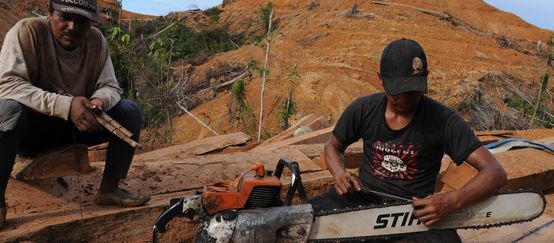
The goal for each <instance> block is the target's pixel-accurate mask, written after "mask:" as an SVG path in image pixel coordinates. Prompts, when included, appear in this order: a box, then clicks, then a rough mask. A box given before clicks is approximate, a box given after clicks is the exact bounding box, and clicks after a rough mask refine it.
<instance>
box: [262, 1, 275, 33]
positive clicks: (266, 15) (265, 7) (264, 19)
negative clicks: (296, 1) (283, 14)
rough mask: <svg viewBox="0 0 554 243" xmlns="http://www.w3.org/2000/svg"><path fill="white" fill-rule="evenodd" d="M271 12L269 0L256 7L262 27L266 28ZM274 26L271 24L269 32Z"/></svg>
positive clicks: (271, 6) (271, 7) (271, 5)
mask: <svg viewBox="0 0 554 243" xmlns="http://www.w3.org/2000/svg"><path fill="white" fill-rule="evenodd" d="M272 12H273V3H272V2H271V1H269V2H267V4H266V5H261V6H259V7H258V20H259V21H260V23H261V24H262V29H264V30H267V29H268V26H269V22H270V21H271V20H270V16H271V14H272ZM275 28H276V26H275V25H273V26H272V27H271V29H270V30H269V32H272V31H273V30H275Z"/></svg>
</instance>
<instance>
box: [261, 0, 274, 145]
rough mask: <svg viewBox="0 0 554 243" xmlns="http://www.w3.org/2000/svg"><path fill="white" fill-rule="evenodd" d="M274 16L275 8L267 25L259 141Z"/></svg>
mask: <svg viewBox="0 0 554 243" xmlns="http://www.w3.org/2000/svg"><path fill="white" fill-rule="evenodd" d="M272 18H273V10H271V13H270V14H269V24H268V27H267V36H266V42H267V47H266V50H265V62H264V70H263V74H262V90H261V95H260V122H259V123H258V142H260V141H261V140H262V124H263V115H264V92H265V81H266V79H267V66H268V65H267V62H268V59H269V46H270V44H271V42H270V40H269V38H270V36H271V22H272Z"/></svg>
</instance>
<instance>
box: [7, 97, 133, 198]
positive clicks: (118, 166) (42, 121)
mask: <svg viewBox="0 0 554 243" xmlns="http://www.w3.org/2000/svg"><path fill="white" fill-rule="evenodd" d="M106 113H107V114H108V115H109V116H110V117H112V118H113V119H114V120H116V121H117V122H119V123H120V124H121V125H122V126H123V127H125V128H127V129H128V130H129V131H130V132H131V133H133V134H134V135H133V136H132V137H131V138H132V139H133V140H135V141H138V139H139V136H140V131H141V129H142V111H141V109H140V107H139V106H138V105H137V104H136V103H135V102H134V101H132V100H121V101H120V102H119V103H117V105H116V106H115V107H113V108H112V109H110V110H109V111H107V112H106ZM104 142H109V145H108V149H107V156H106V166H105V168H104V177H109V178H113V179H125V178H126V177H127V172H128V170H129V167H130V165H131V161H132V159H133V155H134V153H135V149H134V148H133V147H131V146H130V145H128V144H127V143H125V142H124V141H123V140H121V139H119V138H118V137H116V136H115V135H113V134H111V133H109V132H107V131H106V130H104V131H102V132H98V133H81V132H79V130H77V128H76V127H75V125H73V123H72V122H71V121H65V120H63V119H60V118H55V117H49V116H46V115H43V114H40V113H37V112H34V111H32V110H31V109H29V108H27V107H26V106H24V105H22V104H20V103H18V102H17V101H14V100H7V99H0V206H5V192H6V187H7V185H8V179H9V177H10V174H11V171H12V168H13V165H14V160H15V156H16V154H17V153H21V154H24V155H27V156H31V157H32V156H34V155H35V154H37V153H40V152H41V151H43V150H45V149H48V148H51V147H55V146H59V145H63V144H72V143H80V144H86V145H89V146H90V145H96V144H100V143H104Z"/></svg>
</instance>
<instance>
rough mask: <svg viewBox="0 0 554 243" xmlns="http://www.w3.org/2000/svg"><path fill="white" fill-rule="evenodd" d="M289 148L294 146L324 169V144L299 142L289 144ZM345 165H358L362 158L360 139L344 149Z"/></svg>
mask: <svg viewBox="0 0 554 243" xmlns="http://www.w3.org/2000/svg"><path fill="white" fill-rule="evenodd" d="M287 147H289V148H296V149H298V150H300V151H301V152H302V153H304V154H305V155H306V156H308V157H309V158H311V159H312V160H313V161H314V162H315V163H316V164H317V165H319V166H320V167H321V168H322V169H324V170H326V169H327V165H326V161H325V154H324V149H325V144H323V143H316V144H299V145H290V146H287ZM344 158H345V160H346V161H345V166H346V168H348V169H354V168H358V167H360V164H361V163H362V160H363V158H364V149H363V143H362V141H358V142H355V143H353V144H351V145H350V146H348V147H347V148H346V150H345V151H344Z"/></svg>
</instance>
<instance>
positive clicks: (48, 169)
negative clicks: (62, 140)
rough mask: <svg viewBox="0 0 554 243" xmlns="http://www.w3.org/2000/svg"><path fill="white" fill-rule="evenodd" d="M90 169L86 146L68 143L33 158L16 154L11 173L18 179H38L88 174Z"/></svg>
mask: <svg viewBox="0 0 554 243" xmlns="http://www.w3.org/2000/svg"><path fill="white" fill-rule="evenodd" d="M92 170H93V168H91V166H90V164H89V160H88V152H87V146H85V145H82V144H70V145H63V146H59V147H55V148H52V149H49V150H47V151H45V152H42V153H39V154H38V155H37V156H35V157H34V158H29V157H24V156H21V155H18V156H17V158H16V161H15V164H14V168H13V170H12V174H11V175H12V177H13V178H15V179H18V180H39V179H46V178H56V177H60V176H69V175H77V174H88V173H90V172H91V171H92Z"/></svg>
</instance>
